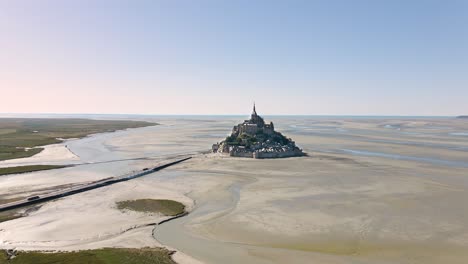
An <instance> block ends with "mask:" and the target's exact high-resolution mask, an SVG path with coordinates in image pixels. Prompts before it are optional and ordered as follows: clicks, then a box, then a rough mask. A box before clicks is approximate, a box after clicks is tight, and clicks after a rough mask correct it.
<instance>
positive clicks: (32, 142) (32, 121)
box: [0, 118, 157, 160]
mask: <svg viewBox="0 0 468 264" xmlns="http://www.w3.org/2000/svg"><path fill="white" fill-rule="evenodd" d="M153 125H157V124H156V123H150V122H145V121H130V120H92V119H77V118H64V119H62V118H0V160H8V159H17V158H25V157H31V156H33V155H36V154H37V153H39V152H41V151H42V150H43V148H37V147H38V146H44V145H49V144H54V143H60V142H62V140H61V139H67V138H82V137H85V136H87V135H90V134H95V133H102V132H113V131H116V130H121V129H126V128H138V127H145V126H153Z"/></svg>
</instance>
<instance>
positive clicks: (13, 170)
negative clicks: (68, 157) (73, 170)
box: [0, 165, 68, 176]
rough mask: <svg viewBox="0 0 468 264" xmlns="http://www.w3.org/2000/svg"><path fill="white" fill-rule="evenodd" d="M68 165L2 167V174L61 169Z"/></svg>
mask: <svg viewBox="0 0 468 264" xmlns="http://www.w3.org/2000/svg"><path fill="white" fill-rule="evenodd" d="M65 167H68V166H66V165H27V166H17V167H7V168H0V176H2V175H8V174H18V173H27V172H33V171H42V170H52V169H61V168H65Z"/></svg>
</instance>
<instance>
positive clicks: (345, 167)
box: [0, 117, 468, 263]
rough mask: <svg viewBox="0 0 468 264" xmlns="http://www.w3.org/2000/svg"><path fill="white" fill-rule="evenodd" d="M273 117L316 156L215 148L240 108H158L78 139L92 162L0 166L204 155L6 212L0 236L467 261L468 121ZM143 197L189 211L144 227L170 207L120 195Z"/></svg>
mask: <svg viewBox="0 0 468 264" xmlns="http://www.w3.org/2000/svg"><path fill="white" fill-rule="evenodd" d="M268 119H272V120H273V121H274V122H275V127H276V129H277V130H278V131H280V132H282V133H283V134H285V135H286V136H290V137H292V138H294V140H295V141H296V144H297V145H298V146H299V147H302V148H303V150H304V151H305V152H306V153H308V154H309V156H308V157H295V158H286V159H264V160H253V159H245V158H233V157H227V156H224V155H221V154H209V153H206V152H205V151H207V150H209V148H210V146H211V144H213V143H216V142H217V141H220V140H222V139H223V138H224V137H225V136H226V135H227V134H228V133H229V132H230V130H231V129H232V125H233V124H236V123H238V121H239V120H242V117H240V118H238V117H203V118H202V117H198V118H195V117H184V118H154V119H151V118H149V119H148V121H156V122H159V123H161V125H160V126H154V127H145V128H139V129H134V130H130V131H120V132H115V133H110V134H101V135H95V136H91V137H88V138H84V139H78V140H73V141H69V142H68V143H67V145H68V148H69V149H70V151H72V152H73V153H74V154H75V157H74V161H75V162H77V161H76V159H79V162H94V163H90V164H89V165H85V166H77V167H69V168H63V169H58V170H52V171H41V172H32V173H27V174H18V175H7V176H2V177H0V186H2V188H1V189H0V196H2V195H3V196H4V199H14V197H15V196H24V195H32V194H35V193H37V192H38V190H40V189H41V188H42V189H44V188H46V187H49V188H50V187H51V186H60V185H66V184H76V183H78V182H85V181H92V180H97V179H102V178H106V177H110V176H115V175H119V174H121V173H122V172H123V171H129V170H132V169H135V170H136V169H142V168H144V167H147V166H149V165H151V164H154V162H157V161H158V160H162V159H164V157H168V156H173V155H177V154H183V153H192V154H193V156H194V158H193V159H191V160H189V161H187V162H184V163H181V164H179V165H177V166H174V167H171V168H168V169H166V170H164V171H160V172H157V173H154V174H150V175H148V176H145V177H142V178H139V179H135V180H132V181H129V182H124V183H119V184H115V185H113V186H109V187H105V188H103V189H101V190H99V191H90V192H86V193H82V194H77V195H75V196H71V197H68V198H65V199H60V200H57V201H53V202H49V203H47V204H45V205H43V206H42V207H41V208H40V209H39V210H37V211H35V212H31V213H30V214H29V215H28V216H26V217H22V218H18V219H14V220H11V221H6V222H2V223H0V229H1V230H2V231H0V247H2V248H12V247H15V248H17V249H25V250H41V249H44V250H50V249H55V250H57V249H59V250H74V249H94V248H102V247H109V246H119V247H126V248H129V247H131V248H142V247H157V246H167V247H169V248H170V249H174V250H176V251H177V253H176V254H175V255H174V259H175V260H176V261H177V262H178V263H195V261H200V262H203V263H284V262H288V263H311V262H312V263H313V262H317V263H466V262H467V261H468V253H467V252H466V250H465V249H466V248H467V247H468V224H467V223H468V205H467V204H466V203H465V201H466V200H467V199H468V178H467V175H468V137H467V136H466V133H467V132H468V122H466V121H465V120H463V119H456V118H349V117H348V118H339V117H333V118H331V117H330V118H329V117H327V118H325V117H324V118H319V117H269V118H268ZM139 157H152V158H151V159H147V160H141V159H137V158H139ZM31 158H33V157H31ZM42 159H46V157H45V156H43V157H42ZM132 159H134V160H132ZM119 160H120V161H119ZM24 162H27V161H24ZM137 199H170V200H174V201H178V202H180V203H182V204H184V205H185V208H186V210H187V211H189V212H190V213H189V215H188V216H185V217H182V218H178V219H175V220H172V221H169V222H167V223H164V224H162V225H160V226H155V227H154V226H148V225H147V224H150V223H154V222H158V221H160V220H163V219H165V218H164V216H155V215H146V214H142V213H137V212H131V211H128V212H121V211H120V210H119V209H118V208H117V206H116V202H118V201H124V200H137ZM93 215H99V217H93ZM153 229H154V230H153ZM188 256H190V257H188ZM226 256H229V257H226Z"/></svg>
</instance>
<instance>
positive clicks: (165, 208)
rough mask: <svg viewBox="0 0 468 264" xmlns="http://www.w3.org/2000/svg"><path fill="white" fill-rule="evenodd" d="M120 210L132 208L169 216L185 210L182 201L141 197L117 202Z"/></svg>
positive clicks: (179, 213)
mask: <svg viewBox="0 0 468 264" xmlns="http://www.w3.org/2000/svg"><path fill="white" fill-rule="evenodd" d="M117 208H118V209H120V210H132V211H137V212H143V213H161V214H163V215H167V216H177V215H181V214H183V213H184V212H185V206H184V205H183V204H182V203H179V202H177V201H173V200H165V199H139V200H130V201H121V202H117Z"/></svg>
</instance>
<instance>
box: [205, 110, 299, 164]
mask: <svg viewBox="0 0 468 264" xmlns="http://www.w3.org/2000/svg"><path fill="white" fill-rule="evenodd" d="M212 151H213V152H214V153H228V154H229V155H230V156H232V157H245V158H254V159H265V158H287V157H298V156H304V155H305V153H304V152H303V151H302V150H301V149H300V148H299V147H297V146H296V143H295V142H294V141H292V140H291V139H290V138H287V137H285V136H284V135H283V134H281V133H280V132H277V131H275V127H274V125H273V122H270V123H269V124H266V123H265V121H264V120H263V118H262V117H261V116H259V115H258V114H257V111H256V110H255V104H254V107H253V112H252V115H251V116H250V119H249V120H245V121H244V122H243V123H241V124H238V125H237V126H234V127H233V129H232V133H231V135H230V136H228V137H226V139H225V140H224V141H222V142H220V143H216V144H213V147H212Z"/></svg>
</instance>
